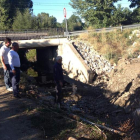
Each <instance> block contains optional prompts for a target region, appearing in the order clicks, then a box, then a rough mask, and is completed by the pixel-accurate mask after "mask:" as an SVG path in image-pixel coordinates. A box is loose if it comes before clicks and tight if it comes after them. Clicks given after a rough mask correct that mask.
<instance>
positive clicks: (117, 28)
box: [65, 24, 140, 36]
mask: <svg viewBox="0 0 140 140" xmlns="http://www.w3.org/2000/svg"><path fill="white" fill-rule="evenodd" d="M137 28H139V29H140V24H134V25H125V26H118V27H109V28H101V29H94V30H81V31H74V32H67V33H65V36H76V35H79V34H82V33H90V32H93V33H101V32H106V33H107V32H112V31H114V30H121V31H123V30H126V29H137Z"/></svg>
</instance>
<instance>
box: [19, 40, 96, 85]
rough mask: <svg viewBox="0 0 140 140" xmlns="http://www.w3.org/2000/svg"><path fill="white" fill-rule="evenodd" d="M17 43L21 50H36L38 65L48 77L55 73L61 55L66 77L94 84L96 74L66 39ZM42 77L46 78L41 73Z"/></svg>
mask: <svg viewBox="0 0 140 140" xmlns="http://www.w3.org/2000/svg"><path fill="white" fill-rule="evenodd" d="M17 42H18V43H19V46H20V49H21V50H25V49H36V52H37V63H38V64H39V67H40V69H41V70H42V71H44V72H45V73H47V75H51V74H52V73H53V65H54V62H55V58H56V56H58V55H60V56H62V58H63V69H64V71H65V76H66V77H69V78H71V79H74V80H77V81H80V82H83V83H91V82H92V80H93V77H94V72H93V71H91V70H90V68H89V67H88V66H87V65H86V63H85V62H84V60H83V58H82V57H81V56H80V54H79V53H78V52H77V50H76V49H75V47H74V46H73V45H72V44H71V43H70V41H68V40H67V39H66V38H59V39H39V40H18V41H17ZM40 76H44V74H43V73H40ZM46 80H47V77H46Z"/></svg>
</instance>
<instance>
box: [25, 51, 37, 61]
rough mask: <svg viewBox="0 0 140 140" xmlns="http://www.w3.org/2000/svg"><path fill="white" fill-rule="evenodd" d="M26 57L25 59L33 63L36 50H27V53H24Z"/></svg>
mask: <svg viewBox="0 0 140 140" xmlns="http://www.w3.org/2000/svg"><path fill="white" fill-rule="evenodd" d="M26 57H27V59H28V61H31V62H35V61H36V60H37V59H36V49H32V50H28V52H27V53H26Z"/></svg>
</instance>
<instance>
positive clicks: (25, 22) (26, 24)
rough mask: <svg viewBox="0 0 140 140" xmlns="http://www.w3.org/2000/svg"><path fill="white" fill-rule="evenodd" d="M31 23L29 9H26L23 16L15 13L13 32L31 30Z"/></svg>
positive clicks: (18, 12)
mask: <svg viewBox="0 0 140 140" xmlns="http://www.w3.org/2000/svg"><path fill="white" fill-rule="evenodd" d="M32 21H33V18H32V15H31V13H30V11H29V9H26V11H24V13H23V14H22V13H21V12H20V11H17V16H16V17H15V18H14V23H13V30H17V29H18V30H22V29H31V28H32V27H33V26H32V23H33V22H32Z"/></svg>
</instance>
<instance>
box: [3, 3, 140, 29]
mask: <svg viewBox="0 0 140 140" xmlns="http://www.w3.org/2000/svg"><path fill="white" fill-rule="evenodd" d="M118 1H119V0H71V2H70V5H71V6H72V8H74V9H76V11H77V14H73V15H72V16H71V17H70V18H69V19H68V20H67V21H68V31H74V30H82V29H83V28H86V27H89V26H92V27H94V28H101V27H109V26H118V25H127V24H134V23H139V22H140V2H139V0H128V1H130V2H131V4H130V7H131V8H135V9H134V10H133V11H131V10H130V9H129V8H123V7H121V5H118V6H117V7H116V6H115V3H116V2H118ZM32 7H33V2H32V0H1V1H0V30H9V29H10V30H25V29H34V30H36V29H45V28H64V29H65V20H64V21H63V22H62V23H58V22H57V18H56V17H54V16H50V15H49V13H44V12H42V13H39V14H38V15H34V14H33V9H32ZM82 21H84V23H83V22H82Z"/></svg>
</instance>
